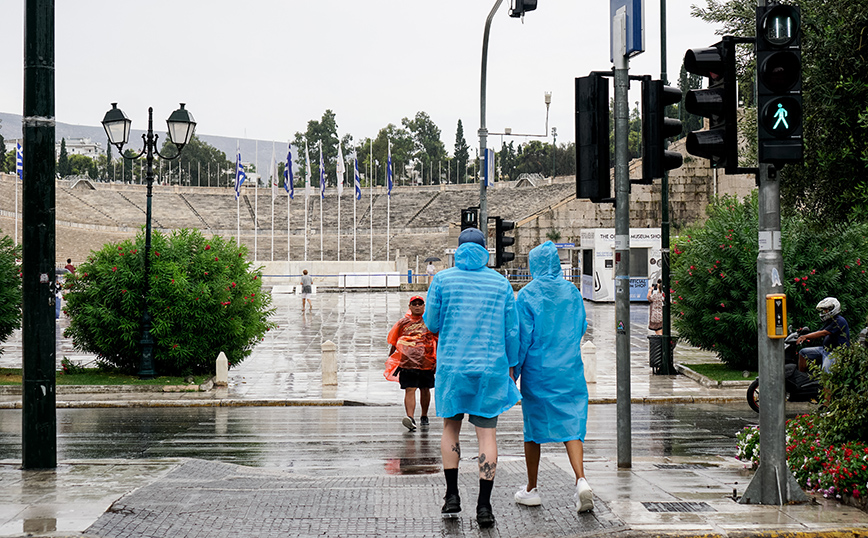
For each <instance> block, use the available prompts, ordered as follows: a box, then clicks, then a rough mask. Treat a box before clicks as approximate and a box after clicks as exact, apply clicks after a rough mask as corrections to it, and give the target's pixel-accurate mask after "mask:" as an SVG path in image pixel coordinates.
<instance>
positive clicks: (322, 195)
mask: <svg viewBox="0 0 868 538" xmlns="http://www.w3.org/2000/svg"><path fill="white" fill-rule="evenodd" d="M324 201H325V167H324V166H323V161H322V140H320V141H319V261H323V260H324V259H325V256H324V255H323V240H322V239H323V238H322V203H323V202H324Z"/></svg>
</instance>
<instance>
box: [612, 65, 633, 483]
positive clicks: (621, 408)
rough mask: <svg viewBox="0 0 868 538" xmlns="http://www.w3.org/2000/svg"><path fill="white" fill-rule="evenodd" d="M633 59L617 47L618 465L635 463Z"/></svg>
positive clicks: (616, 267) (616, 309)
mask: <svg viewBox="0 0 868 538" xmlns="http://www.w3.org/2000/svg"><path fill="white" fill-rule="evenodd" d="M629 71H630V61H629V60H628V58H627V56H626V55H624V54H623V53H622V52H619V49H618V48H616V49H615V330H616V334H615V355H616V380H617V385H618V388H617V415H618V418H617V439H618V467H620V468H628V467H632V465H633V464H632V439H631V435H632V433H631V430H632V424H631V418H630V400H631V396H630V170H629V167H628V163H629V162H630V157H629V154H628V148H627V133H628V127H629V124H628V122H629V111H628V106H629V104H628V90H629V87H630V77H629Z"/></svg>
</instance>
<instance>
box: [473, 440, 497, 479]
mask: <svg viewBox="0 0 868 538" xmlns="http://www.w3.org/2000/svg"><path fill="white" fill-rule="evenodd" d="M476 438H477V440H478V441H479V478H482V479H483V480H494V473H495V471H497V436H496V430H495V429H494V428H476Z"/></svg>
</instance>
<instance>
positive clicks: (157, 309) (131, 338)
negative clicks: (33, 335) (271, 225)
mask: <svg viewBox="0 0 868 538" xmlns="http://www.w3.org/2000/svg"><path fill="white" fill-rule="evenodd" d="M144 251H145V237H144V232H140V233H139V234H138V235H137V236H136V238H135V240H134V241H133V240H126V241H122V242H120V243H110V244H107V245H105V246H103V248H102V250H100V251H97V252H92V253H91V255H90V256H89V257H88V260H87V262H85V263H83V264H81V265H80V266H79V267H78V268H77V269H76V272H75V274H73V275H68V276H67V280H66V283H65V285H64V288H65V289H64V300H65V307H64V309H63V312H64V314H65V315H67V316H69V318H70V325H69V328H67V329H66V332H65V335H66V336H68V337H70V338H72V340H73V345H74V346H75V348H76V349H78V350H81V351H85V352H90V353H95V354H96V355H97V357H98V360H99V361H100V362H101V363H102V364H104V365H110V366H112V367H115V368H118V369H120V370H121V371H123V372H127V373H135V372H137V371H138V367H139V362H140V360H141V354H142V352H141V343H140V341H141V335H142V312H143V306H144V286H143V284H144ZM246 254H247V248H246V247H245V246H243V245H242V246H236V245H235V242H234V241H232V240H230V241H226V240H224V239H223V238H221V237H219V236H214V237H212V238H210V239H206V238H204V237H203V236H202V234H201V233H199V232H198V231H197V230H175V231H173V232H172V233H171V234H168V235H166V234H162V233H160V232H154V233H153V235H152V247H151V256H150V257H151V264H150V265H151V266H150V281H151V282H150V284H151V292H150V302H149V305H150V308H149V311H150V315H151V318H152V320H153V321H152V329H151V334H152V335H153V337H154V340H155V347H154V363H155V364H154V367H155V370H156V372H157V374H158V375H188V374H202V373H209V372H213V370H214V362H215V359H216V358H217V355H218V354H219V353H220V351H223V352H225V353H226V357H227V358H228V360H229V366H230V367H233V366H237V365H238V364H239V363H241V362H242V361H243V360H244V359H245V358H246V357H248V356H249V355H250V353H251V351H252V350H253V347H254V346H255V345H256V343H257V342H259V341H260V340H261V339H262V338H263V336H264V335H265V332H266V331H268V330H269V329H270V328H271V327H272V323H271V322H269V321H268V316H269V315H270V314H271V313H272V312H273V309H272V308H271V296H270V294H269V293H268V292H265V291H263V290H262V278H261V273H260V272H259V270H258V269H254V268H252V267H251V263H250V262H249V261H248V260H247V258H246Z"/></svg>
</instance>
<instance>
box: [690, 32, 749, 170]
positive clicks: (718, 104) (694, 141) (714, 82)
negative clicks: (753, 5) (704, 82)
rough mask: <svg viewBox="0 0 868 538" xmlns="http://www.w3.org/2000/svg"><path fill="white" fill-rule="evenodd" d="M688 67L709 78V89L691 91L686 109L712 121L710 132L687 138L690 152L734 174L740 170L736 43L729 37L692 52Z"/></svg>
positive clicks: (695, 132) (693, 134)
mask: <svg viewBox="0 0 868 538" xmlns="http://www.w3.org/2000/svg"><path fill="white" fill-rule="evenodd" d="M684 68H685V69H686V70H687V71H688V72H690V73H693V74H695V75H700V76H703V77H708V89H705V90H690V91H689V92H687V97H686V98H685V99H684V106H685V108H687V111H688V112H690V113H691V114H696V115H697V116H703V117H706V118H709V120H710V122H709V128H708V130H705V131H691V132H690V133H689V134H688V135H687V152H688V153H690V154H691V155H696V156H697V157H704V158H706V159H709V160H711V164H712V166H714V167H717V168H725V169H726V171H727V173H734V172H736V171H737V169H738V146H737V140H738V138H737V129H738V126H737V118H736V107H737V106H738V103H737V102H736V90H735V88H736V84H737V82H736V78H735V40H734V39H733V38H732V37H731V36H725V37H724V38H723V41H720V42H719V43H715V44H714V45H712V46H711V47H709V48H705V49H690V50H688V51H687V54H685V55H684Z"/></svg>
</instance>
